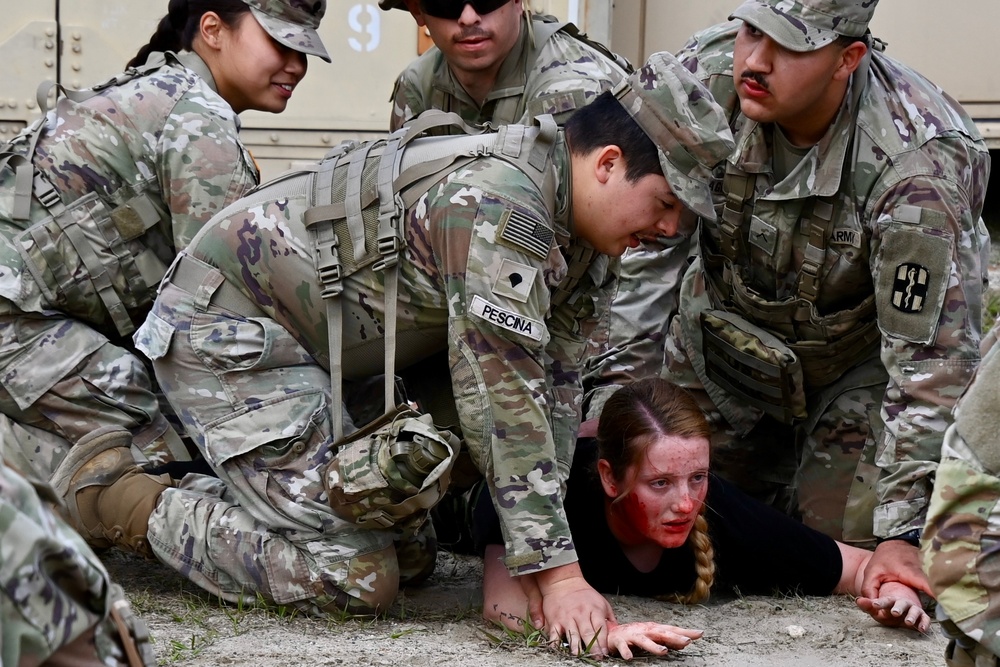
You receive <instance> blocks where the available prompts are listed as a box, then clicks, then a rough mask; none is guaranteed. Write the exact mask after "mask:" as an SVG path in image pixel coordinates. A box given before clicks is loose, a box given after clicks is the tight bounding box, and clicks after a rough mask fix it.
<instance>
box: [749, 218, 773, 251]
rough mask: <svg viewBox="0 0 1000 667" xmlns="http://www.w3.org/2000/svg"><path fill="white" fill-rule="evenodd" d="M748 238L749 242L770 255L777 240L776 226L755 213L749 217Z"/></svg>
mask: <svg viewBox="0 0 1000 667" xmlns="http://www.w3.org/2000/svg"><path fill="white" fill-rule="evenodd" d="M749 239H750V243H752V244H753V245H755V246H757V247H758V248H760V249H761V250H763V251H764V252H765V253H767V255H768V256H772V255H774V247H775V245H776V244H777V242H778V228H777V227H775V226H774V225H772V224H769V223H767V222H765V221H764V220H763V219H761V218H758V217H757V216H756V215H755V216H753V217H751V218H750V235H749Z"/></svg>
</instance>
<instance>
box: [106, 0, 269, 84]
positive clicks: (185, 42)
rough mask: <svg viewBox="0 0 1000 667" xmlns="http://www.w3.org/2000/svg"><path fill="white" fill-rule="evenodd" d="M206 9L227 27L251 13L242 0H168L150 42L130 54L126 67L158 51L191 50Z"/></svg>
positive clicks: (138, 63) (134, 65)
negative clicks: (164, 11)
mask: <svg viewBox="0 0 1000 667" xmlns="http://www.w3.org/2000/svg"><path fill="white" fill-rule="evenodd" d="M206 12H215V13H216V14H218V15H219V18H220V19H221V20H222V22H223V23H225V24H226V25H227V26H231V27H234V26H236V24H237V23H238V22H239V21H240V20H241V18H242V17H243V16H244V15H246V14H248V13H250V6H249V5H247V4H246V3H245V2H243V0H170V3H169V4H168V5H167V15H166V16H164V17H163V18H162V19H160V22H159V24H158V25H157V26H156V31H155V32H154V33H153V36H152V37H150V38H149V42H148V43H147V44H146V45H145V46H143V47H142V48H141V49H139V51H138V53H136V54H135V55H134V56H132V59H131V60H129V61H128V65H126V67H138V66H139V65H142V64H143V63H145V62H146V59H147V58H148V57H149V54H151V53H155V52H157V51H184V50H186V51H190V50H191V46H192V44H193V43H194V38H195V35H197V34H198V29H199V26H200V24H201V17H202V16H204V15H205V13H206Z"/></svg>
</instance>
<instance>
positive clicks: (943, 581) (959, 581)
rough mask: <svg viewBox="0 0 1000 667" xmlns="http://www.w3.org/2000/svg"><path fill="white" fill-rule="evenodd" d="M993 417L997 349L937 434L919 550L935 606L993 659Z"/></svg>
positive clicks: (999, 466) (998, 595) (997, 395)
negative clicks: (937, 457)
mask: <svg viewBox="0 0 1000 667" xmlns="http://www.w3.org/2000/svg"><path fill="white" fill-rule="evenodd" d="M991 339H995V336H993V335H992V334H991ZM998 413H1000V347H997V346H993V348H992V349H991V350H990V352H988V353H987V354H986V356H985V357H984V358H983V362H982V364H981V366H980V367H979V369H978V371H977V372H976V377H975V379H974V380H973V381H972V383H971V384H970V386H969V388H968V390H967V391H966V393H965V394H964V395H963V396H962V398H961V399H960V400H959V402H958V406H957V407H956V409H955V423H954V424H953V425H951V426H949V427H948V430H947V432H946V433H945V437H944V444H943V446H942V450H941V464H940V465H939V466H938V470H937V476H936V479H935V481H934V490H933V493H932V495H931V502H930V508H929V509H928V512H927V525H926V526H925V528H924V533H923V538H922V540H921V551H922V555H923V564H924V571H925V572H926V573H927V579H928V581H929V582H930V585H931V588H932V589H933V591H934V593H935V594H936V595H937V599H938V604H940V605H941V606H942V607H943V608H944V610H945V611H946V612H947V613H948V617H949V618H950V619H951V620H952V621H954V622H955V623H956V624H958V626H959V627H960V628H961V629H962V631H963V632H965V633H966V634H968V635H969V636H970V637H972V638H973V639H976V640H977V641H979V642H981V643H982V644H984V645H985V646H986V647H987V648H988V649H989V650H990V651H992V652H993V653H994V654H997V655H1000V588H998V587H997V586H996V585H995V583H994V582H996V581H997V577H998V576H1000V559H998V556H997V554H998V551H997V548H996V547H997V544H1000V507H998V501H1000V477H998V476H997V471H998V470H1000V436H998V435H997V431H996V415H997V414H998Z"/></svg>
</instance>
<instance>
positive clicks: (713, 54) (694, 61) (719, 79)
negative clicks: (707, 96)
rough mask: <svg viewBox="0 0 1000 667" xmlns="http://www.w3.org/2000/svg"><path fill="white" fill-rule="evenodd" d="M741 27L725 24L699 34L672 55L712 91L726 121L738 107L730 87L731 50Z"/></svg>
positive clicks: (733, 86)
mask: <svg viewBox="0 0 1000 667" xmlns="http://www.w3.org/2000/svg"><path fill="white" fill-rule="evenodd" d="M741 23H742V21H729V22H728V23H720V24H718V25H714V26H712V27H710V28H707V29H705V30H702V31H701V32H699V33H697V34H695V35H694V36H693V37H691V39H690V40H688V42H687V43H686V44H685V45H684V46H683V47H681V49H680V50H679V51H678V52H677V53H676V56H677V60H679V61H680V62H682V63H683V64H684V66H685V67H687V68H688V70H690V71H691V72H692V73H694V75H695V76H697V77H698V79H699V80H700V81H701V82H702V83H703V84H705V86H707V87H708V89H709V90H710V91H712V97H714V98H715V101H716V102H718V103H719V105H720V106H722V108H723V109H725V110H726V112H727V115H729V116H730V118H732V116H733V114H734V113H735V112H736V111H738V110H739V104H740V101H739V97H737V95H736V87H735V85H734V84H733V48H734V44H735V42H736V32H737V30H739V26H740V24H741Z"/></svg>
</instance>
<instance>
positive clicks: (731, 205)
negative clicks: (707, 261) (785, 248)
mask: <svg viewBox="0 0 1000 667" xmlns="http://www.w3.org/2000/svg"><path fill="white" fill-rule="evenodd" d="M755 182H756V178H751V177H750V175H749V174H747V173H746V172H745V171H743V170H741V169H739V168H738V167H736V166H735V165H733V164H732V163H731V162H727V163H726V175H725V176H724V177H723V179H722V184H723V185H722V190H723V192H724V193H725V196H726V203H725V205H724V206H723V209H722V219H721V221H720V224H719V233H720V234H721V237H722V238H721V247H720V248H719V249H720V250H721V251H722V254H723V255H724V256H725V257H726V259H728V260H729V261H731V262H736V261H737V251H738V250H739V246H740V244H741V241H742V238H741V235H740V230H741V228H742V227H743V217H744V209H745V208H746V203H747V202H748V201H750V199H751V198H752V197H753V192H754V183H755Z"/></svg>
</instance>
